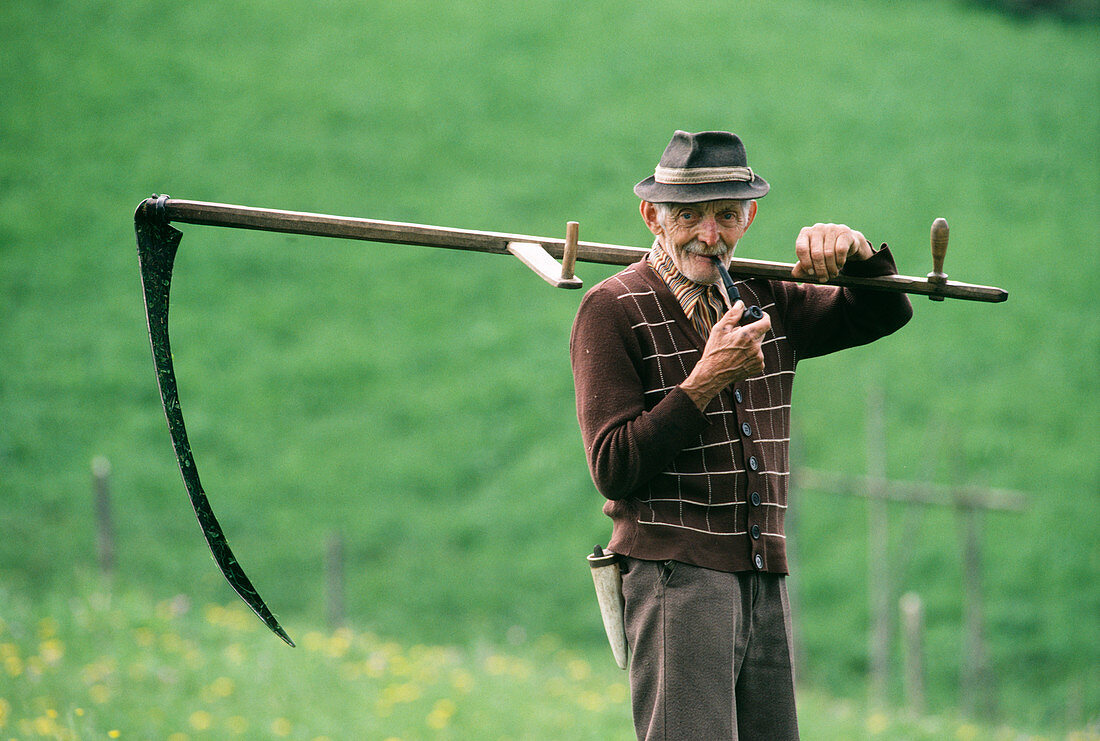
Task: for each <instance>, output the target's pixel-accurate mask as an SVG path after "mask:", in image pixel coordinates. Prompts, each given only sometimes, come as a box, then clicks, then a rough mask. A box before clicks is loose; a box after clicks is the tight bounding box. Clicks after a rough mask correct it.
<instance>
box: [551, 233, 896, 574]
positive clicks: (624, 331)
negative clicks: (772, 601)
mask: <svg viewBox="0 0 1100 741" xmlns="http://www.w3.org/2000/svg"><path fill="white" fill-rule="evenodd" d="M844 272H845V273H846V274H849V275H861V276H871V275H889V274H892V273H894V272H896V269H895V267H894V261H893V258H892V256H891V255H890V252H889V250H888V249H886V247H885V245H884V246H883V249H881V250H880V251H879V252H877V253H876V254H875V255H874V256H873V257H871V258H869V259H868V260H865V261H862V262H849V263H848V264H847V265H845V266H844ZM737 287H738V289H739V290H740V292H741V296H742V298H743V299H744V301H745V303H746V305H753V304H756V305H758V306H760V307H761V308H762V309H763V310H764V311H766V312H767V313H768V314H769V315H770V317H771V321H772V328H771V330H770V331H769V332H768V333H767V334H766V335H765V336H764V341H763V350H764V373H763V374H762V375H760V376H757V377H755V378H751V379H748V380H746V381H741V382H738V383H736V384H733V385H732V386H731V387H727V388H726V389H725V390H723V391H722V393H720V394H719V395H718V396H717V397H715V399H714V400H713V401H712V402H711V403H710V405H709V406H708V407H707V409H706V411H705V413H704V412H700V411H699V409H698V408H697V407H696V406H695V404H694V402H692V400H691V399H690V398H689V397H688V395H687V394H686V393H685V392H684V391H683V390H682V389H680V388H679V385H678V384H680V383H681V382H682V381H683V380H684V379H686V378H687V376H688V373H689V372H690V371H691V369H692V367H694V365H695V363H696V362H697V361H698V360H699V358H700V356H701V354H702V350H703V347H704V344H705V341H704V338H703V337H701V336H700V335H699V333H698V332H697V331H696V330H695V328H694V327H693V326H692V324H691V322H690V321H689V320H688V318H687V317H686V316H685V315H684V311H683V308H682V307H681V306H680V304H679V302H678V301H677V300H676V298H675V297H674V296H673V295H672V292H671V291H670V290H669V288H668V286H667V285H666V284H665V282H664V281H663V280H662V279H661V278H660V277H659V276H657V274H656V273H654V272H653V270H652V268H650V266H649V264H648V263H647V262H646V261H645V260H641V261H639V262H636V263H634V264H633V265H631V266H629V267H628V268H626V269H624V270H623V271H622V272H620V273H618V274H616V275H613V276H611V277H610V278H608V279H607V280H605V281H603V282H602V283H600V284H598V285H597V286H595V287H593V288H592V289H591V290H590V291H589V292H588V293H587V294H586V295H585V297H584V300H583V301H582V302H581V305H580V308H579V309H578V311H577V317H576V320H575V322H574V324H573V333H572V337H571V339H570V357H571V359H572V363H573V378H574V382H575V385H576V395H577V416H578V419H579V421H580V427H581V435H582V437H583V439H584V446H585V451H586V453H587V456H588V465H589V469H590V470H591V473H592V479H593V481H594V482H595V484H596V488H597V489H599V491H600V492H601V493H602V494H603V495H604V496H605V497H606V498H607V499H608V501H607V502H606V503H605V505H604V512H605V513H606V514H607V515H608V516H610V517H611V519H612V521H613V531H612V537H611V542H610V543H609V544H608V549H609V550H611V551H613V552H615V553H620V554H623V555H628V556H633V557H635V558H641V559H649V560H675V561H682V562H685V563H691V564H694V565H696V566H702V567H705V568H711V569H716V570H719V571H750V570H753V569H758V570H762V571H769V572H775V573H781V574H785V573H787V555H786V536H785V534H784V532H783V521H784V515H785V514H786V510H787V486H788V482H789V479H790V459H789V449H790V411H791V389H792V385H793V381H794V372H795V366H796V365H797V363H798V361H799V360H801V359H804V358H809V357H813V356H817V355H824V354H826V353H830V352H834V351H836V350H840V349H843V348H846V347H853V346H855V345H861V344H865V343H867V342H871V341H872V340H875V339H877V338H879V337H882V336H884V335H887V334H889V333H891V332H893V331H894V330H896V329H898V328H899V327H901V326H902V325H904V324H905V323H906V322H907V321H908V320H909V318H910V317H911V316H912V311H913V310H912V307H911V305H910V303H909V299H908V298H907V297H906V296H905V295H904V294H900V293H885V292H880V291H871V290H855V289H841V288H838V287H835V286H819V285H812V284H805V285H798V284H795V283H786V282H780V281H768V280H759V279H748V280H741V281H737Z"/></svg>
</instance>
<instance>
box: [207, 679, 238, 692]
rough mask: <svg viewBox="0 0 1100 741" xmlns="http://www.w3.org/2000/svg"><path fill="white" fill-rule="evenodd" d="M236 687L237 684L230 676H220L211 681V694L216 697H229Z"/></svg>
mask: <svg viewBox="0 0 1100 741" xmlns="http://www.w3.org/2000/svg"><path fill="white" fill-rule="evenodd" d="M235 689H236V685H235V684H233V680H232V679H230V678H229V677H218V678H217V679H215V680H214V681H213V682H211V683H210V694H212V695H214V697H229V696H230V695H232V694H233V690H235Z"/></svg>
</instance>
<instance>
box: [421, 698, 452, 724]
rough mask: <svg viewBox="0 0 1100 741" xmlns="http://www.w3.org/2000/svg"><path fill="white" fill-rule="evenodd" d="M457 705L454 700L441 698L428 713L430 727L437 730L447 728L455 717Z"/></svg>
mask: <svg viewBox="0 0 1100 741" xmlns="http://www.w3.org/2000/svg"><path fill="white" fill-rule="evenodd" d="M457 709H458V708H457V706H456V705H455V704H454V701H452V700H448V699H446V698H444V699H442V700H440V701H439V702H437V703H436V704H435V705H433V706H432V711H431V712H430V713H428V727H429V728H433V729H435V730H437V731H441V730H443V729H444V728H446V727H447V726H448V725H449V724H450V722H451V718H452V717H454V714H455V711H456V710H457Z"/></svg>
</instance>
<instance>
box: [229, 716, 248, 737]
mask: <svg viewBox="0 0 1100 741" xmlns="http://www.w3.org/2000/svg"><path fill="white" fill-rule="evenodd" d="M225 727H226V728H228V729H229V732H230V733H232V734H233V735H234V736H243V735H244V734H245V733H247V732H248V719H247V718H244V717H242V716H240V715H234V716H231V717H230V718H227V719H226V721H225Z"/></svg>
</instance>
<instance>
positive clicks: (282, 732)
mask: <svg viewBox="0 0 1100 741" xmlns="http://www.w3.org/2000/svg"><path fill="white" fill-rule="evenodd" d="M292 730H293V727H292V726H291V725H290V721H289V720H287V719H286V718H276V719H275V720H273V721H271V732H272V733H274V734H275V735H276V736H289V735H290V732H291V731H292Z"/></svg>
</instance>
